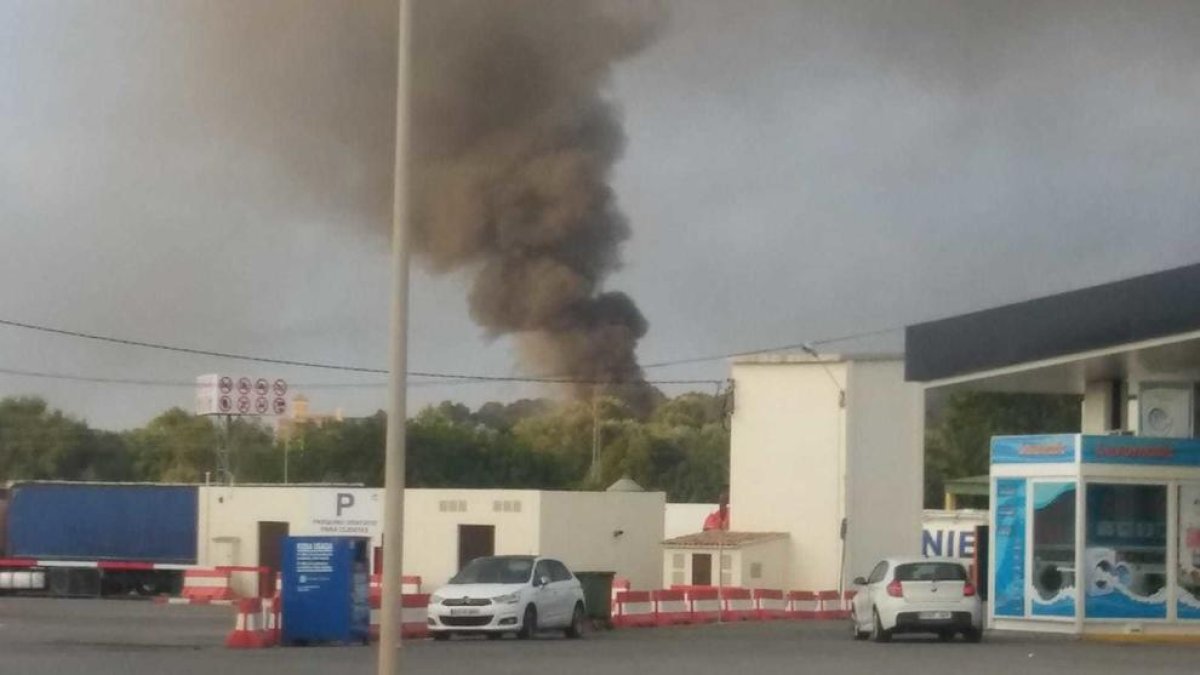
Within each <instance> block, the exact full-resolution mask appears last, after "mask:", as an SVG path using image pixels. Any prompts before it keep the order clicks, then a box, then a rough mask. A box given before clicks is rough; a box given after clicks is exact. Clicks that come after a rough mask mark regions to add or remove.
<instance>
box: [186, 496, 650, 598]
mask: <svg viewBox="0 0 1200 675" xmlns="http://www.w3.org/2000/svg"><path fill="white" fill-rule="evenodd" d="M199 502H200V503H199V511H200V513H199V521H200V522H199V527H198V534H197V537H198V539H199V542H198V543H199V546H198V557H199V564H200V565H203V566H266V567H271V568H272V569H278V567H279V563H280V550H279V544H278V542H279V538H280V537H281V536H285V535H357V536H364V537H370V539H371V545H372V548H373V549H374V550H375V551H376V558H375V560H374V561H373V563H372V569H373V570H375V569H377V568H378V566H379V564H380V563H381V556H382V553H381V551H382V545H383V542H382V509H383V490H381V489H378V488H363V487H339V486H208V487H201V488H200V497H199ZM665 504H666V496H665V495H664V494H663V493H661V492H548V491H536V490H426V489H409V490H406V491H405V507H404V528H405V533H406V536H405V542H404V544H405V545H404V573H405V574H406V575H415V576H420V577H421V578H422V582H423V584H424V586H425V587H426V588H433V587H436V586H438V585H441V584H442V583H444V582H446V581H447V580H448V579H449V578H450V577H451V576H453V575H454V574H455V573H456V572H457V571H458V570H459V568H460V567H461V566H462V565H463V564H465V563H466V562H467V561H469V560H471V559H473V558H475V557H478V556H484V555H504V554H514V555H515V554H540V555H550V556H555V557H558V558H561V559H562V560H563V561H564V562H565V563H567V565H568V566H569V567H571V568H572V569H575V570H581V571H612V572H616V573H617V574H618V575H619V576H622V577H625V578H628V579H630V580H631V581H632V582H633V583H634V584H635V585H638V587H641V588H652V587H654V586H656V585H657V584H658V582H659V580H660V578H661V568H662V558H661V553H660V550H659V547H658V545H659V543H660V542H661V540H662V534H663V519H664V511H665ZM254 583H255V581H254V579H253V577H252V575H239V578H235V584H236V585H237V588H236V590H237V591H239V592H242V593H249V592H253V585H254Z"/></svg>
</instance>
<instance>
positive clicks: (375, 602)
mask: <svg viewBox="0 0 1200 675" xmlns="http://www.w3.org/2000/svg"><path fill="white" fill-rule="evenodd" d="M369 602H370V605H371V626H370V633H371V640H372V641H376V640H378V639H379V628H380V626H381V624H382V623H383V611H382V609H381V607H382V597H381V596H378V595H377V596H372V597H371V598H369ZM400 637H401V638H403V639H405V640H420V639H424V638H427V637H429V594H428V593H411V594H407V595H402V596H401V597H400Z"/></svg>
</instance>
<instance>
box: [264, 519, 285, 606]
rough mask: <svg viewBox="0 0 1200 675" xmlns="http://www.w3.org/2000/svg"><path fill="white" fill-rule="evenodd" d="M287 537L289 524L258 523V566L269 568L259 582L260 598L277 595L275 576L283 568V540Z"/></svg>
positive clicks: (266, 521)
mask: <svg viewBox="0 0 1200 675" xmlns="http://www.w3.org/2000/svg"><path fill="white" fill-rule="evenodd" d="M286 536H288V524H287V523H279V522H273V521H268V520H260V521H258V566H259V567H266V568H267V574H264V575H262V576H261V577H260V578H259V581H258V592H259V596H260V597H263V598H269V597H272V596H274V595H275V575H276V574H278V573H279V570H280V569H282V568H283V538H284V537H286Z"/></svg>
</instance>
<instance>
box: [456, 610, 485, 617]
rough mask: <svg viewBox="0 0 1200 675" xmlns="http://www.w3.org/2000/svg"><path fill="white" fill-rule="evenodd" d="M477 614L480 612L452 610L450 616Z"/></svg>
mask: <svg viewBox="0 0 1200 675" xmlns="http://www.w3.org/2000/svg"><path fill="white" fill-rule="evenodd" d="M477 614H479V610H477V609H452V610H450V616H475V615H477Z"/></svg>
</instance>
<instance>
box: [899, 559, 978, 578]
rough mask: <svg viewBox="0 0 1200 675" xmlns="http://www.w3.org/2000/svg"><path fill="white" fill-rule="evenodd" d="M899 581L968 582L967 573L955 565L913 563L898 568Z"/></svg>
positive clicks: (960, 566)
mask: <svg viewBox="0 0 1200 675" xmlns="http://www.w3.org/2000/svg"><path fill="white" fill-rule="evenodd" d="M896 580H897V581H966V580H967V571H966V570H964V569H963V566H962V565H958V564H955V563H941V562H930V563H911V564H908V565H900V566H899V567H897V568H896Z"/></svg>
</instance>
